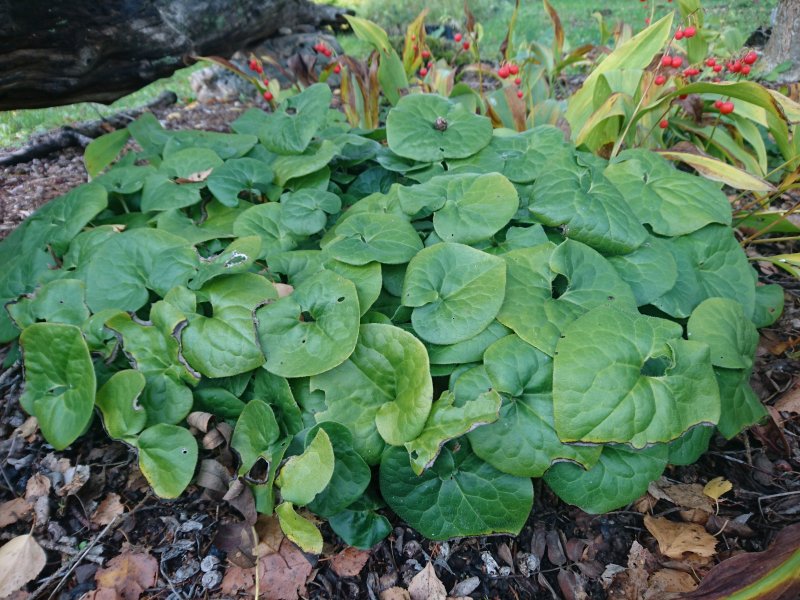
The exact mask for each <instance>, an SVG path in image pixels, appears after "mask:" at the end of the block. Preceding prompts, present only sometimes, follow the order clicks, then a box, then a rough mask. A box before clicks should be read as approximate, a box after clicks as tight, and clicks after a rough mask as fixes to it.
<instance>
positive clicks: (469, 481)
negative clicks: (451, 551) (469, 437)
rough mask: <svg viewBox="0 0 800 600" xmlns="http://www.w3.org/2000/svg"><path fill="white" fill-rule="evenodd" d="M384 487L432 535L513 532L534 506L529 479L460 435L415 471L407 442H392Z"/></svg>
mask: <svg viewBox="0 0 800 600" xmlns="http://www.w3.org/2000/svg"><path fill="white" fill-rule="evenodd" d="M380 483H381V493H382V494H383V497H384V498H385V499H386V501H387V502H388V504H389V506H390V507H391V509H392V510H393V511H394V512H396V513H397V514H398V516H400V518H402V519H403V520H404V521H406V522H407V523H408V524H409V525H411V526H412V527H413V528H414V529H416V530H418V531H419V532H420V533H421V534H422V535H424V536H425V537H427V538H429V539H432V540H447V539H450V538H454V537H465V536H470V535H489V534H492V533H510V534H512V535H516V534H517V533H519V531H520V530H521V529H522V526H523V525H524V524H525V521H526V520H527V518H528V514H529V513H530V511H531V507H532V506H533V485H532V484H531V480H530V479H527V478H523V477H514V476H513V475H507V474H505V473H501V472H500V471H498V470H497V469H495V468H494V467H492V466H491V465H489V464H487V463H485V462H483V461H482V460H481V459H479V458H478V457H477V456H475V454H473V453H472V451H471V450H470V447H469V443H468V442H467V441H466V440H465V439H462V440H461V441H460V442H459V443H457V444H456V445H454V446H453V447H450V446H446V447H445V448H443V449H442V452H441V454H440V455H439V458H438V459H436V462H435V463H434V465H433V467H432V468H431V469H429V470H427V471H425V472H423V473H422V475H419V476H417V474H416V473H414V471H413V469H412V468H411V463H410V462H409V459H408V452H406V451H405V449H404V448H389V449H387V451H386V452H385V453H384V455H383V459H382V460H381V470H380Z"/></svg>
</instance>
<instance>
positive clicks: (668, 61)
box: [661, 54, 683, 69]
mask: <svg viewBox="0 0 800 600" xmlns="http://www.w3.org/2000/svg"><path fill="white" fill-rule="evenodd" d="M682 64H683V58H681V57H680V56H670V55H669V54H665V55H664V56H662V57H661V66H662V67H672V68H673V69H678V68H680V66H681V65H682Z"/></svg>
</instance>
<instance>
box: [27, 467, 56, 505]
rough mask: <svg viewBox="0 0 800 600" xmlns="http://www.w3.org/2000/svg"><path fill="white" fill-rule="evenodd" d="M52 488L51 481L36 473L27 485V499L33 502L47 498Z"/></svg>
mask: <svg viewBox="0 0 800 600" xmlns="http://www.w3.org/2000/svg"><path fill="white" fill-rule="evenodd" d="M50 487H51V484H50V480H49V479H48V478H47V477H45V476H44V475H42V474H41V473H36V475H34V476H33V477H31V478H30V479H28V483H27V484H26V485H25V499H26V500H28V501H30V502H33V501H34V500H36V498H39V497H41V496H47V495H48V494H50Z"/></svg>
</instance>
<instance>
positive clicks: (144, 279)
mask: <svg viewBox="0 0 800 600" xmlns="http://www.w3.org/2000/svg"><path fill="white" fill-rule="evenodd" d="M197 266H198V257H197V253H196V252H195V251H194V249H193V248H192V247H191V246H189V245H188V244H187V243H186V241H185V240H184V239H182V238H179V237H177V236H174V235H171V234H169V233H166V232H164V231H158V230H157V229H132V230H130V231H125V232H123V233H119V234H117V235H115V236H113V237H111V238H109V239H108V240H107V241H106V242H105V243H103V244H101V245H100V246H98V247H97V249H96V250H95V251H94V252H93V253H92V256H91V260H90V262H89V266H88V270H87V272H86V299H87V303H88V305H89V308H90V309H91V310H92V312H98V311H101V310H103V309H104V308H116V309H118V310H130V311H134V310H138V309H140V308H141V307H142V306H144V305H145V304H146V303H147V301H148V299H149V297H150V292H149V291H148V290H152V291H154V292H156V293H158V294H159V295H160V296H164V295H165V294H166V293H167V292H168V291H169V290H170V289H172V288H173V287H175V286H176V285H186V282H187V281H188V280H189V278H190V277H191V276H192V275H194V273H195V270H196V269H197Z"/></svg>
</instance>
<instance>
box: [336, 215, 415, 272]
mask: <svg viewBox="0 0 800 600" xmlns="http://www.w3.org/2000/svg"><path fill="white" fill-rule="evenodd" d="M322 248H323V249H324V250H325V251H326V252H327V253H328V254H330V256H332V257H334V258H336V259H337V260H340V261H342V262H344V263H347V264H351V265H365V264H367V263H369V262H372V261H376V262H379V263H386V264H392V265H395V264H401V263H407V262H408V261H409V260H411V259H412V258H413V257H414V256H415V255H416V254H417V253H418V252H419V251H420V250H422V241H421V240H420V238H419V235H418V234H417V232H416V230H415V229H414V227H412V225H411V224H410V223H409V222H408V221H407V220H405V219H403V218H401V217H396V216H394V215H387V214H370V213H363V214H357V215H354V216H352V217H350V218H348V219H347V220H345V221H344V222H342V223H340V224H339V225H337V227H336V230H335V236H334V237H333V238H332V239H330V240H329V241H328V242H327V243H325V244H323V245H322Z"/></svg>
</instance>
